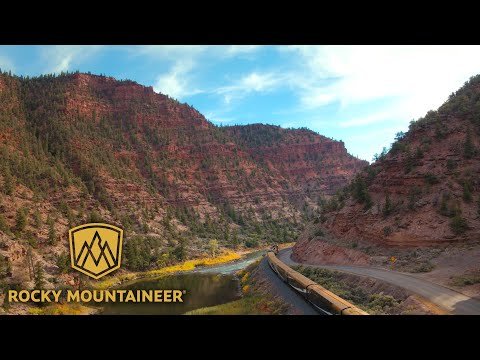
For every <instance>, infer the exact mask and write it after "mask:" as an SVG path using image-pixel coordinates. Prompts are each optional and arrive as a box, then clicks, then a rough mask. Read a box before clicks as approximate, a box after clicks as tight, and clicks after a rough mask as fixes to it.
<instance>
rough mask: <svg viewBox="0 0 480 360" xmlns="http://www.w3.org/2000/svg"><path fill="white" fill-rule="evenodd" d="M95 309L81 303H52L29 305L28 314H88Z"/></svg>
mask: <svg viewBox="0 0 480 360" xmlns="http://www.w3.org/2000/svg"><path fill="white" fill-rule="evenodd" d="M93 312H95V309H93V308H90V307H86V306H83V305H81V304H67V303H65V304H52V305H49V306H45V307H31V308H29V309H28V313H29V314H30V315H89V314H91V313H93Z"/></svg>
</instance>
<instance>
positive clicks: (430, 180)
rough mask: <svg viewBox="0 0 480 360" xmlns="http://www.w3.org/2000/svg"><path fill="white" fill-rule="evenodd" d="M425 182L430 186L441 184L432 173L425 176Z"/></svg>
mask: <svg viewBox="0 0 480 360" xmlns="http://www.w3.org/2000/svg"><path fill="white" fill-rule="evenodd" d="M425 181H426V183H427V184H429V185H435V184H438V183H439V182H440V180H439V179H438V177H437V176H436V175H434V174H432V173H426V174H425Z"/></svg>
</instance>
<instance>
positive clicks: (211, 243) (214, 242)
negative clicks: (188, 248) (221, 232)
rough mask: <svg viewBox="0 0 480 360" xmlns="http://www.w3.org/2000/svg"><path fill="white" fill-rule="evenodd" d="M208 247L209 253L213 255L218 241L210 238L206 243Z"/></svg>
mask: <svg viewBox="0 0 480 360" xmlns="http://www.w3.org/2000/svg"><path fill="white" fill-rule="evenodd" d="M208 248H209V250H210V255H211V256H212V257H215V256H216V254H217V251H218V241H217V240H215V239H212V240H210V241H209V243H208Z"/></svg>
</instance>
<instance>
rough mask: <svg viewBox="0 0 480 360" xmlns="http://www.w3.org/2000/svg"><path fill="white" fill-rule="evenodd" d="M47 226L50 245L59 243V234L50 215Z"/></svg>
mask: <svg viewBox="0 0 480 360" xmlns="http://www.w3.org/2000/svg"><path fill="white" fill-rule="evenodd" d="M47 224H48V243H49V244H50V245H53V244H55V242H56V241H57V233H56V231H55V221H54V220H53V219H52V218H51V217H50V215H49V216H48V219H47Z"/></svg>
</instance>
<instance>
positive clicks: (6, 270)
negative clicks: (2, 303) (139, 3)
mask: <svg viewBox="0 0 480 360" xmlns="http://www.w3.org/2000/svg"><path fill="white" fill-rule="evenodd" d="M11 272H12V264H11V263H10V261H9V260H8V259H7V258H6V257H4V256H3V255H0V283H1V282H2V281H3V280H4V279H5V278H7V277H8V276H9V275H11Z"/></svg>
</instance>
